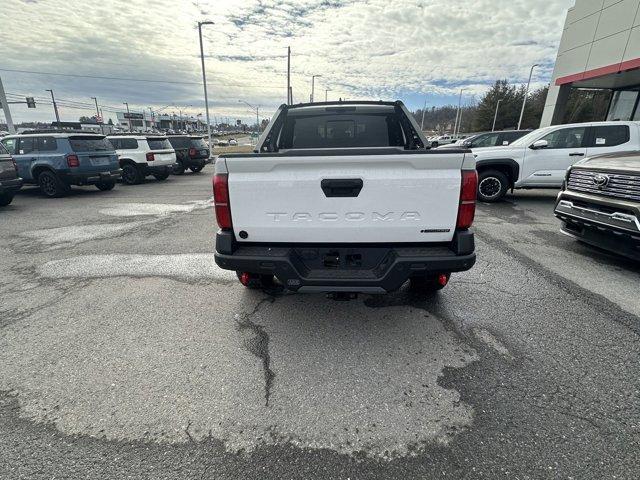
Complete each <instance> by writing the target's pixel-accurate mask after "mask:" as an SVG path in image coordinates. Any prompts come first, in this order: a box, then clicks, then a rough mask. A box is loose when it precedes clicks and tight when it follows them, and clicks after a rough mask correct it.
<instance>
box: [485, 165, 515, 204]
mask: <svg viewBox="0 0 640 480" xmlns="http://www.w3.org/2000/svg"><path fill="white" fill-rule="evenodd" d="M508 189H509V179H508V178H507V176H506V175H505V174H504V173H502V172H500V171H498V170H485V171H483V172H480V174H479V175H478V200H480V201H481V202H488V203H492V202H497V201H499V200H502V198H503V197H504V196H505V195H506V194H507V190H508Z"/></svg>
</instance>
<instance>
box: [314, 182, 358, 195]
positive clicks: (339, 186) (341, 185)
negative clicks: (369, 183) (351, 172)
mask: <svg viewBox="0 0 640 480" xmlns="http://www.w3.org/2000/svg"><path fill="white" fill-rule="evenodd" d="M362 185H363V182H362V179H361V178H325V179H324V180H322V181H321V182H320V186H321V187H322V191H323V192H324V194H325V196H327V197H357V196H358V195H360V190H362Z"/></svg>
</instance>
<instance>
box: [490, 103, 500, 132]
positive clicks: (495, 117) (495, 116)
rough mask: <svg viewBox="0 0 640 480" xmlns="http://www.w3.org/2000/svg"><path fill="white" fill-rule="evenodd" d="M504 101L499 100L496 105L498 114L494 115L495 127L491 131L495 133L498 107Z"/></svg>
mask: <svg viewBox="0 0 640 480" xmlns="http://www.w3.org/2000/svg"><path fill="white" fill-rule="evenodd" d="M501 101H502V99H499V100H498V103H496V113H494V114H493V127H491V131H492V132H493V131H495V129H496V119H497V118H498V107H499V106H500V102H501Z"/></svg>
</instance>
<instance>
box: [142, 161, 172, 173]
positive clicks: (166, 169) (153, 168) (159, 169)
mask: <svg viewBox="0 0 640 480" xmlns="http://www.w3.org/2000/svg"><path fill="white" fill-rule="evenodd" d="M174 165H175V163H169V164H165V165H147V166H146V167H145V169H144V173H145V175H163V174H165V173H172V172H173V167H174Z"/></svg>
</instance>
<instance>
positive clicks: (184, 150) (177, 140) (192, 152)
mask: <svg viewBox="0 0 640 480" xmlns="http://www.w3.org/2000/svg"><path fill="white" fill-rule="evenodd" d="M167 138H168V139H169V142H171V145H172V146H173V148H174V150H175V151H176V164H175V166H174V168H173V173H174V174H175V175H182V174H183V173H184V172H185V170H186V169H187V168H188V169H189V170H191V171H192V172H193V173H198V172H200V171H201V170H202V169H203V168H204V166H205V165H206V164H207V163H210V162H211V159H210V150H209V147H207V144H206V143H205V141H204V139H203V138H202V137H201V136H199V135H170V136H168V137H167Z"/></svg>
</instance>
